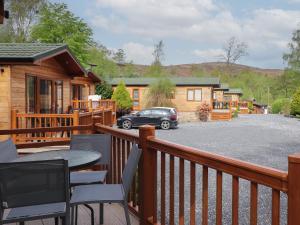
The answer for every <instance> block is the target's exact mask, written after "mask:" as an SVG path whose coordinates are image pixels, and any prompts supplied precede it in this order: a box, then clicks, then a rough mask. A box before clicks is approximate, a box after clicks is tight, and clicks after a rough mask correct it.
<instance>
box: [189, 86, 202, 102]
mask: <svg viewBox="0 0 300 225" xmlns="http://www.w3.org/2000/svg"><path fill="white" fill-rule="evenodd" d="M196 91H200V92H201V95H200V100H196V94H195V93H196ZM189 92H193V99H192V100H190V99H189ZM186 100H187V101H189V102H202V88H188V89H187V91H186Z"/></svg>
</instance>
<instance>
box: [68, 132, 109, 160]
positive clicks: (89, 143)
mask: <svg viewBox="0 0 300 225" xmlns="http://www.w3.org/2000/svg"><path fill="white" fill-rule="evenodd" d="M70 150H92V151H96V152H100V153H101V158H100V159H99V162H98V163H97V164H105V165H109V164H110V157H111V154H110V153H111V135H109V134H79V135H72V137H71V143H70Z"/></svg>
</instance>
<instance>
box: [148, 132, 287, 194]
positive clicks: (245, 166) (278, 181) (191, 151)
mask: <svg viewBox="0 0 300 225" xmlns="http://www.w3.org/2000/svg"><path fill="white" fill-rule="evenodd" d="M147 141H148V142H147V144H148V145H149V147H150V148H153V149H155V150H157V151H160V152H165V153H168V154H171V155H173V156H176V157H179V158H182V159H185V160H188V161H191V162H195V163H198V164H201V165H205V166H207V167H209V168H213V169H216V170H219V171H222V172H225V173H228V174H231V175H233V176H238V177H241V178H243V179H246V180H250V181H253V182H256V183H259V184H262V185H265V186H269V187H271V188H274V189H276V190H280V191H282V192H287V191H288V173H287V172H285V171H281V170H277V169H274V168H270V167H265V166H260V165H256V164H253V163H249V162H245V161H241V160H238V159H233V158H230V157H224V156H221V155H218V154H215V153H209V152H205V151H202V150H199V149H196V148H192V147H187V146H184V145H179V144H175V143H171V142H168V141H164V140H160V139H158V138H154V137H149V138H148V139H147Z"/></svg>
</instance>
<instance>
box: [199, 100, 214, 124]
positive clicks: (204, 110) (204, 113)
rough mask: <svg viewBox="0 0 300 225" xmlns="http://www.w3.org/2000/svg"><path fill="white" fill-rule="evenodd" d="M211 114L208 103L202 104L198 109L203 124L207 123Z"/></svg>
mask: <svg viewBox="0 0 300 225" xmlns="http://www.w3.org/2000/svg"><path fill="white" fill-rule="evenodd" d="M210 112H211V107H210V105H209V104H207V103H205V102H204V103H202V104H201V105H200V106H199V109H198V115H199V119H200V120H201V121H203V122H207V120H208V116H209V113H210Z"/></svg>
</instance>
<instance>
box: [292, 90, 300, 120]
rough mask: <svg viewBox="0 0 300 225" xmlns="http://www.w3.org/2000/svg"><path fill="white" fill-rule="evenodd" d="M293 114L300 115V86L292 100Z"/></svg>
mask: <svg viewBox="0 0 300 225" xmlns="http://www.w3.org/2000/svg"><path fill="white" fill-rule="evenodd" d="M291 114H292V115H300V88H299V89H298V90H297V91H296V92H295V94H294V95H293V98H292V102H291Z"/></svg>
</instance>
